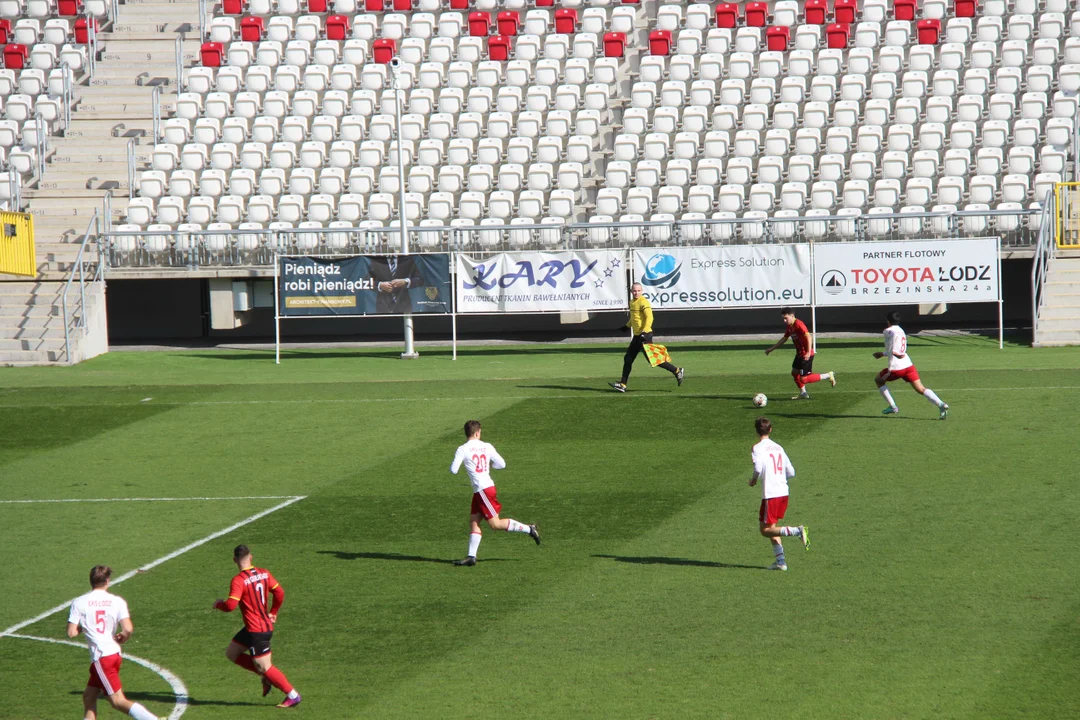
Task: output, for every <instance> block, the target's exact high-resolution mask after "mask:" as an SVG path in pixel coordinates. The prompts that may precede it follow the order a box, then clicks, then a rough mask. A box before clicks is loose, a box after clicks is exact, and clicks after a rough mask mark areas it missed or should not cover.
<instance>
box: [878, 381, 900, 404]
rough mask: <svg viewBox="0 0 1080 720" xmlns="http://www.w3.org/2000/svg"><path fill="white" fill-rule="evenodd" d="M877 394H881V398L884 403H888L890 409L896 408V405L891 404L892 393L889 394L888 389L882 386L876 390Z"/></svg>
mask: <svg viewBox="0 0 1080 720" xmlns="http://www.w3.org/2000/svg"><path fill="white" fill-rule="evenodd" d="M878 392H879V393H881V397H883V398H885V402H887V403H889V406H890V407H896V403H895V402H893V399H892V393H891V392H889V388H888V387H886V386H885V385H882V386H881V387H879V388H878Z"/></svg>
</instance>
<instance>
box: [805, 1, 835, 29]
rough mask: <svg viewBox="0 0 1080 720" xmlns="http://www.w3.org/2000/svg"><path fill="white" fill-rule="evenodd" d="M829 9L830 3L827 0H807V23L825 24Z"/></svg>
mask: <svg viewBox="0 0 1080 720" xmlns="http://www.w3.org/2000/svg"><path fill="white" fill-rule="evenodd" d="M828 10H829V5H828V3H827V1H826V0H806V24H807V25H824V24H825V15H826V13H827V12H828Z"/></svg>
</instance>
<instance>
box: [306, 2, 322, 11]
mask: <svg viewBox="0 0 1080 720" xmlns="http://www.w3.org/2000/svg"><path fill="white" fill-rule="evenodd" d="M308 12H311V13H324V12H326V0H308Z"/></svg>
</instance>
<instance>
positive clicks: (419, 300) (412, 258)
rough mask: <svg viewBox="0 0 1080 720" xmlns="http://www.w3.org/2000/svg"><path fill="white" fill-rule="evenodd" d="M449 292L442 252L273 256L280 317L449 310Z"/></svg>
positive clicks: (447, 268) (447, 261)
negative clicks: (276, 261) (350, 255)
mask: <svg viewBox="0 0 1080 720" xmlns="http://www.w3.org/2000/svg"><path fill="white" fill-rule="evenodd" d="M450 292H451V285H450V256H449V255H448V254H445V253H433V254H417V255H357V256H355V257H346V258H332V259H328V258H318V257H281V258H278V303H279V310H280V314H281V315H282V316H298V315H404V314H405V313H442V314H449V313H450V311H451V295H450Z"/></svg>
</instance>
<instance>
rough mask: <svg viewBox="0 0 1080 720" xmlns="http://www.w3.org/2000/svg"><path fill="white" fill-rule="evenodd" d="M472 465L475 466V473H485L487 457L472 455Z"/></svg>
mask: <svg viewBox="0 0 1080 720" xmlns="http://www.w3.org/2000/svg"><path fill="white" fill-rule="evenodd" d="M472 461H473V465H475V466H476V472H478V473H482V472H487V464H488V463H487V455H473V456H472Z"/></svg>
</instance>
